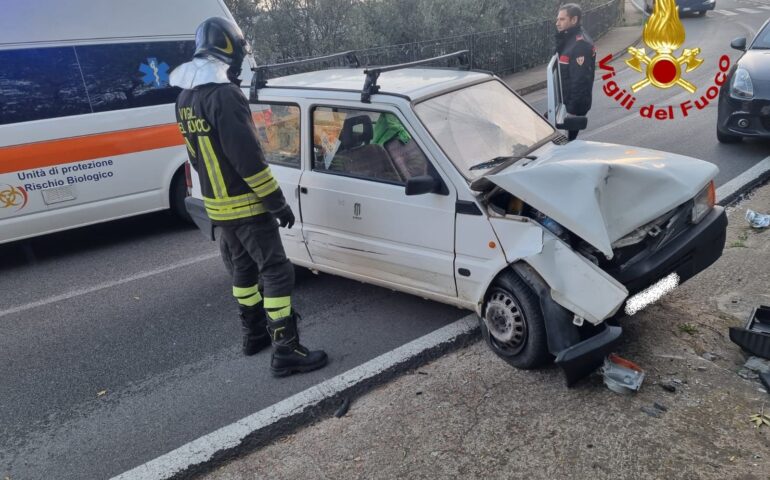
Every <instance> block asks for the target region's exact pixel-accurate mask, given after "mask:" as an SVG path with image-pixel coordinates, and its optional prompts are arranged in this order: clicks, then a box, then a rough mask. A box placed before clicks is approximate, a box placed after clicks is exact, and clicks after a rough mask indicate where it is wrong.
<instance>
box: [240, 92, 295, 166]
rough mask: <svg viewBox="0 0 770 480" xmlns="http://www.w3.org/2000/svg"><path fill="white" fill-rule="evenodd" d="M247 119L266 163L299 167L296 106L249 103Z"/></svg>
mask: <svg viewBox="0 0 770 480" xmlns="http://www.w3.org/2000/svg"><path fill="white" fill-rule="evenodd" d="M251 116H252V118H253V119H254V126H255V127H256V128H257V137H258V138H259V144H260V146H261V147H262V153H263V154H264V155H265V160H267V163H270V164H272V165H283V166H284V167H292V168H300V149H299V143H300V142H299V139H300V123H299V107H298V106H296V105H282V104H270V103H260V104H252V105H251Z"/></svg>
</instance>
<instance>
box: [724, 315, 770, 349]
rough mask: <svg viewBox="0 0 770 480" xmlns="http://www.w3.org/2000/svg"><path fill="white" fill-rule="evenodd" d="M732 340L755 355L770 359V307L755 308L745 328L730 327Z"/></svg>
mask: <svg viewBox="0 0 770 480" xmlns="http://www.w3.org/2000/svg"><path fill="white" fill-rule="evenodd" d="M730 340H732V341H733V343H735V344H736V345H738V346H739V347H741V348H742V349H743V350H745V351H747V352H749V353H751V354H753V355H757V356H759V357H762V358H767V359H770V307H768V306H765V305H760V306H758V307H757V308H755V309H754V311H753V312H752V314H751V317H750V318H749V321H748V322H747V323H746V327H745V328H741V327H730Z"/></svg>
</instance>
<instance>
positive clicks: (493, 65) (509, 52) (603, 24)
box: [282, 0, 625, 75]
mask: <svg viewBox="0 0 770 480" xmlns="http://www.w3.org/2000/svg"><path fill="white" fill-rule="evenodd" d="M624 3H625V0H610V1H608V2H607V3H605V4H603V5H599V6H598V7H594V8H592V9H590V10H586V11H585V12H583V28H584V29H585V30H586V31H587V32H588V34H589V35H590V36H591V37H592V38H593V39H594V40H596V39H598V38H599V37H601V36H602V35H604V34H605V33H607V32H608V31H609V30H610V28H612V27H613V26H615V25H617V24H618V22H619V21H620V19H621V18H622V15H623V9H624ZM554 23H555V22H554V20H553V19H548V20H542V21H539V22H533V23H528V24H523V25H515V26H512V27H508V28H503V29H500V30H493V31H490V32H482V33H470V34H466V35H458V36H454V37H445V38H438V39H435V40H425V41H421V42H412V43H404V44H401V45H388V46H384V47H376V48H369V49H365V50H356V51H355V55H356V57H358V60H359V61H360V63H361V66H373V65H392V64H397V63H405V62H412V61H416V60H421V59H424V58H431V57H437V56H439V55H444V54H447V53H452V52H455V51H457V50H468V51H469V52H470V61H471V65H472V67H473V68H476V69H481V70H489V71H492V72H495V73H496V74H498V75H499V74H506V73H515V72H520V71H522V70H526V69H528V68H532V67H534V66H537V65H540V64H542V63H545V62H546V61H548V59H549V58H550V56H551V55H553V52H554V46H555V39H554V34H555V33H556V27H555V25H554ZM290 60H301V59H296V58H295V59H286V61H290ZM316 68H317V67H316ZM291 70H292V71H291V72H288V71H287V72H282V74H283V75H286V74H290V73H299V71H301V70H296V69H291Z"/></svg>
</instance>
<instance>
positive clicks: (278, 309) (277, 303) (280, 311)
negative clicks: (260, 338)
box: [265, 297, 291, 320]
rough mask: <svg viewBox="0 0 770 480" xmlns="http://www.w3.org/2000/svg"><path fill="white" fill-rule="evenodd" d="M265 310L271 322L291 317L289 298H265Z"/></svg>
mask: <svg viewBox="0 0 770 480" xmlns="http://www.w3.org/2000/svg"><path fill="white" fill-rule="evenodd" d="M265 310H267V315H268V316H269V317H270V319H271V320H278V319H279V318H283V317H288V316H289V315H291V297H265Z"/></svg>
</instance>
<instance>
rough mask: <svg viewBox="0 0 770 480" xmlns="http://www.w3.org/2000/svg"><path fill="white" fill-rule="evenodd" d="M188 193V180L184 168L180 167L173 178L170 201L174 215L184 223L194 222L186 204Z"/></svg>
mask: <svg viewBox="0 0 770 480" xmlns="http://www.w3.org/2000/svg"><path fill="white" fill-rule="evenodd" d="M187 195H188V194H187V182H186V181H185V177H184V168H180V169H179V170H177V172H176V173H175V174H174V177H173V178H172V179H171V186H170V188H169V203H170V204H171V212H172V213H173V214H174V216H176V217H177V218H178V219H180V220H182V221H183V222H184V223H189V224H192V223H193V219H192V217H191V216H190V213H189V212H188V211H187V208H185V205H184V199H185V198H187Z"/></svg>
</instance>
